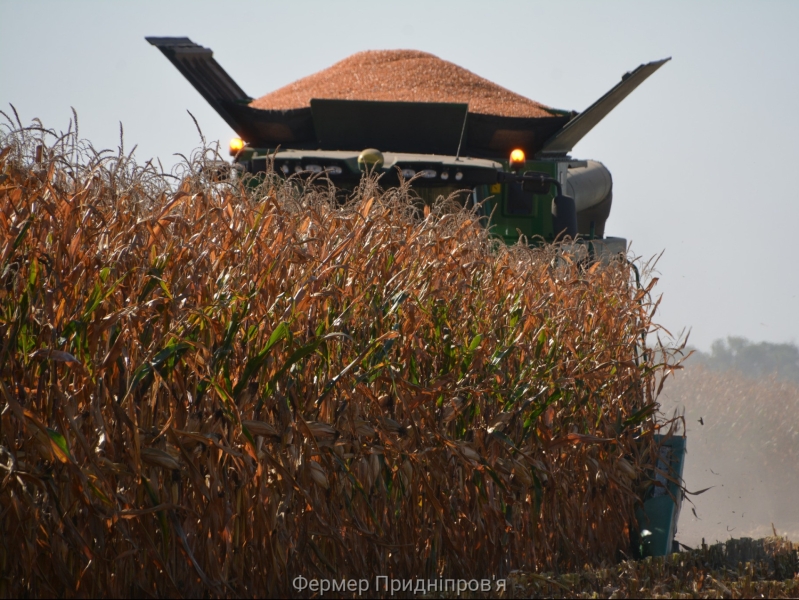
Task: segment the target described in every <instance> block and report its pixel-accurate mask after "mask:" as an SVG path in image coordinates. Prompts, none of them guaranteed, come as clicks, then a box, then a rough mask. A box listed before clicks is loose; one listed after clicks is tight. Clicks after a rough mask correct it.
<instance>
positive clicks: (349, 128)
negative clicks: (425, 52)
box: [311, 99, 468, 154]
mask: <svg viewBox="0 0 799 600" xmlns="http://www.w3.org/2000/svg"><path fill="white" fill-rule="evenodd" d="M467 108H468V105H467V104H455V103H452V104H449V103H443V102H374V101H365V100H321V99H312V100H311V114H312V115H313V122H314V128H315V129H316V138H317V141H318V142H319V146H320V148H322V149H327V150H355V149H362V148H379V149H380V150H383V151H389V152H420V153H426V154H455V153H456V152H457V150H458V142H459V141H460V137H461V131H463V126H464V119H465V118H466V111H467Z"/></svg>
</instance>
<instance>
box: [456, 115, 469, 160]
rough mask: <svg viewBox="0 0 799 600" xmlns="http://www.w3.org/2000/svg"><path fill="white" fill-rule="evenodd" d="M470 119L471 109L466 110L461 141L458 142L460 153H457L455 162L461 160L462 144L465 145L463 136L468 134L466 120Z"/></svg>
mask: <svg viewBox="0 0 799 600" xmlns="http://www.w3.org/2000/svg"><path fill="white" fill-rule="evenodd" d="M468 117H469V108H468V107H467V108H466V113H465V114H464V115H463V127H461V139H459V140H458V151H457V152H456V153H455V160H456V161H458V160H460V155H461V144H463V134H464V133H465V132H466V119H467V118H468Z"/></svg>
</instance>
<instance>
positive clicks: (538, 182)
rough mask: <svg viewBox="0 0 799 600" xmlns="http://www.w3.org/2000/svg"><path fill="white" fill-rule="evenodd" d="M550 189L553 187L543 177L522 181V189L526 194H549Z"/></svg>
mask: <svg viewBox="0 0 799 600" xmlns="http://www.w3.org/2000/svg"><path fill="white" fill-rule="evenodd" d="M550 187H552V184H551V183H550V182H549V181H546V180H545V179H544V178H543V177H542V178H538V177H536V178H535V179H523V180H522V189H523V190H524V191H525V192H532V193H533V194H546V193H548V192H549V189H550Z"/></svg>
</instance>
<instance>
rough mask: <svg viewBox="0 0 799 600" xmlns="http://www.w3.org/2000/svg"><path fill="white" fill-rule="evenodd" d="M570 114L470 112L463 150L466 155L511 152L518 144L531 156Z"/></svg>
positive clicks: (507, 153)
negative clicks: (516, 115) (502, 115)
mask: <svg viewBox="0 0 799 600" xmlns="http://www.w3.org/2000/svg"><path fill="white" fill-rule="evenodd" d="M569 119H571V116H561V117H540V118H535V119H533V118H530V119H528V118H521V117H499V116H496V115H480V114H473V113H469V121H468V123H467V125H466V136H465V140H464V144H463V145H464V150H465V152H462V153H463V154H466V155H469V156H501V157H503V158H504V157H507V156H510V153H511V151H512V150H515V149H516V148H520V149H522V150H524V152H525V154H526V155H527V156H530V157H532V156H533V155H534V154H535V153H536V152H538V151H539V150H540V149H541V146H542V145H543V144H544V141H545V140H547V139H548V138H550V137H552V136H553V135H554V134H555V133H556V132H557V131H559V130H560V129H561V128H563V126H564V125H566V123H568V122H569Z"/></svg>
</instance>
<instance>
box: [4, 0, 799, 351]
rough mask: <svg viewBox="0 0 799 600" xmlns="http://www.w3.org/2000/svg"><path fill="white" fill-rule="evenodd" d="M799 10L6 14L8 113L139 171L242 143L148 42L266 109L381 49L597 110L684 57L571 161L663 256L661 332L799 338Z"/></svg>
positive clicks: (31, 5) (706, 341)
mask: <svg viewBox="0 0 799 600" xmlns="http://www.w3.org/2000/svg"><path fill="white" fill-rule="evenodd" d="M797 25H799V2H791V1H784V2H777V1H772V2H757V3H756V2H734V1H731V0H724V1H718V2H697V1H692V2H676V1H670V2H642V1H629V2H621V1H619V2H588V1H582V2H576V1H558V2H552V1H551V0H549V1H547V2H533V1H530V0H516V1H515V2H501V1H498V0H492V1H490V2H489V1H487V0H482V1H465V0H460V1H458V2H444V1H441V0H437V1H435V2H432V1H429V0H428V1H426V2H417V1H401V2H399V1H398V2H336V1H332V0H328V1H324V2H323V1H314V0H303V2H293V1H288V0H286V1H283V2H266V1H264V2H211V1H197V0H194V1H191V2H189V1H185V0H183V1H181V0H171V1H169V2H165V1H158V2H153V1H148V2H143V1H138V2H124V3H123V2H100V1H95V2H87V1H74V0H73V1H71V2H62V1H58V2H56V1H52V2H38V1H30V0H28V1H25V2H23V1H12V0H0V57H2V58H0V105H2V106H0V109H2V110H4V111H6V112H8V104H9V103H12V104H14V106H15V107H16V108H17V110H18V111H19V113H20V115H21V117H22V119H23V122H26V123H27V122H30V120H31V119H32V118H34V117H39V118H40V119H41V120H42V121H43V123H44V125H45V126H47V127H51V128H55V129H66V126H67V123H68V121H69V118H70V116H71V112H70V107H74V108H75V109H76V110H77V112H78V116H79V119H80V132H81V137H85V138H88V139H90V140H91V141H92V142H93V143H94V144H95V146H99V147H108V148H116V146H117V144H118V140H119V122H122V124H123V125H124V128H125V143H126V147H131V146H132V145H133V144H138V150H137V151H136V156H137V158H138V159H139V160H140V161H142V162H143V161H146V160H147V159H149V158H151V157H160V158H161V160H162V162H163V163H164V164H165V165H169V164H172V163H173V162H174V161H175V158H174V157H173V154H174V153H177V152H181V153H188V152H190V151H191V150H192V149H193V148H195V147H196V146H197V145H198V142H199V138H198V135H197V132H196V129H195V126H194V124H193V122H192V121H191V118H190V117H189V116H188V114H187V113H186V111H187V110H190V111H191V112H192V114H194V115H195V116H196V117H197V119H198V121H199V122H200V125H201V127H202V129H203V131H204V133H205V135H206V137H207V138H208V139H210V140H220V141H221V143H222V144H223V146H226V145H227V142H228V140H229V139H230V138H231V137H233V136H234V133H233V132H232V131H231V130H230V128H229V127H228V126H227V125H226V124H225V122H224V121H223V120H222V119H221V118H220V117H219V116H217V115H216V113H215V112H214V111H213V110H212V109H211V108H210V107H209V106H208V105H207V104H206V103H205V101H204V100H203V99H202V98H201V96H200V95H199V94H198V93H197V92H196V91H195V90H194V88H192V87H191V85H190V84H189V83H188V82H187V81H185V80H184V79H183V77H182V76H181V75H180V74H179V73H178V71H177V70H176V69H175V68H174V67H173V66H172V65H171V64H170V63H169V62H168V61H167V59H166V58H165V57H164V56H163V55H162V54H161V53H160V52H159V51H158V50H157V49H156V48H154V47H152V46H150V45H149V44H148V43H147V42H145V41H144V37H145V36H148V35H159V36H188V37H190V38H191V39H192V40H193V41H195V42H197V43H199V44H202V45H204V46H207V47H210V48H212V49H213V50H214V55H215V58H216V59H217V60H218V61H219V63H220V64H221V65H222V66H223V67H224V68H225V69H226V70H227V71H228V73H230V74H231V75H232V76H233V78H234V79H236V81H237V82H238V83H239V85H241V87H242V88H243V89H244V90H245V91H246V92H247V93H248V94H249V95H250V96H254V97H258V96H260V95H263V94H265V93H267V92H269V91H272V90H274V89H277V88H279V87H281V86H283V85H285V84H287V83H290V82H292V81H294V80H296V79H299V78H300V77H303V76H305V75H309V74H311V73H313V72H315V71H318V70H320V69H323V68H325V67H328V66H330V65H331V64H333V63H334V62H336V61H338V60H340V59H342V58H345V57H346V56H348V55H350V54H352V53H354V52H358V51H360V50H368V49H382V48H413V49H418V50H424V51H427V52H431V53H433V54H436V55H438V56H440V57H441V58H444V59H446V60H449V61H452V62H454V63H456V64H458V65H460V66H462V67H465V68H467V69H469V70H471V71H473V72H475V73H477V74H478V75H481V76H483V77H486V78H487V79H490V80H492V81H494V82H496V83H498V84H500V85H503V86H505V87H507V88H509V89H511V90H513V91H515V92H518V93H520V94H523V95H525V96H528V97H530V98H532V99H534V100H537V101H539V102H543V103H544V104H548V105H550V106H554V107H556V108H563V109H573V110H577V111H582V110H584V109H585V108H587V107H588V106H589V105H590V104H591V103H592V102H593V101H594V100H596V99H597V98H598V97H599V96H601V95H602V94H604V93H605V92H606V91H607V90H608V89H610V88H611V87H612V86H613V85H615V83H616V82H617V81H618V80H619V77H620V76H621V75H622V74H623V73H625V72H627V71H629V70H631V69H633V68H634V67H636V66H638V65H639V64H641V63H643V62H648V61H651V60H655V59H659V58H664V57H667V56H671V57H673V60H672V61H671V62H670V63H668V64H666V65H665V66H664V67H663V68H661V69H660V71H658V72H657V73H656V74H655V75H653V76H652V77H651V78H650V79H649V80H647V81H646V82H645V83H644V84H643V85H642V86H641V87H640V88H638V89H637V90H636V91H635V92H634V93H633V94H632V95H631V96H630V97H629V98H627V99H626V100H625V101H624V102H622V104H621V105H619V106H618V107H617V108H616V109H615V110H614V111H613V112H612V113H611V114H610V115H609V116H608V117H607V118H606V119H605V120H604V121H603V122H602V123H600V124H599V125H598V126H597V127H596V128H595V129H594V130H593V131H592V132H591V133H590V134H589V135H588V136H586V138H584V140H583V141H581V142H580V143H579V144H578V145H577V146H576V147H575V150H574V152H573V155H574V156H575V157H577V158H593V159H597V160H601V161H602V162H604V163H605V164H606V165H607V166H608V168H609V169H610V170H611V172H612V173H613V177H614V197H613V211H612V214H611V217H610V219H609V221H608V224H607V228H606V232H607V233H608V234H609V235H618V236H622V237H626V238H628V239H630V240H632V242H633V250H634V252H635V253H636V254H638V255H640V256H642V257H646V258H648V257H652V256H654V255H657V254H659V253H660V252H661V251H664V254H663V256H662V258H661V259H660V262H659V263H658V270H659V272H660V282H659V284H658V286H657V287H656V290H659V292H660V293H661V294H662V295H663V298H662V303H661V308H660V311H659V314H658V320H659V322H660V323H661V324H663V325H664V326H665V327H667V328H669V329H670V330H671V331H672V332H674V333H676V332H678V331H680V330H681V329H682V328H691V330H692V333H691V342H692V343H693V344H694V345H696V346H698V347H700V348H703V349H706V348H707V347H708V346H709V345H710V343H711V342H712V341H713V340H714V339H717V338H721V337H724V336H727V335H741V336H745V337H748V338H750V339H752V340H756V341H772V342H794V343H796V342H799V316H797V308H798V307H799V268H798V267H797V266H796V264H797V260H796V250H797V248H799V240H797V233H799V187H797V183H798V181H797V177H796V173H797V168H798V166H799V142H798V141H797V140H799V35H797V34H796V28H797Z"/></svg>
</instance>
